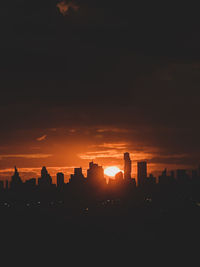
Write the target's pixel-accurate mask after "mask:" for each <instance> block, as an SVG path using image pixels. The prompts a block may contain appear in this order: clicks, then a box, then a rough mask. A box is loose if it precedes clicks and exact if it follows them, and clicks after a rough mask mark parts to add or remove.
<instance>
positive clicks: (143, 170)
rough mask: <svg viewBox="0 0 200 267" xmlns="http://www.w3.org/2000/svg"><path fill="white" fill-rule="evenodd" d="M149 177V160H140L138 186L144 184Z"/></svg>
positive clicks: (138, 164)
mask: <svg viewBox="0 0 200 267" xmlns="http://www.w3.org/2000/svg"><path fill="white" fill-rule="evenodd" d="M146 178H147V162H146V161H140V162H138V163H137V182H138V186H141V185H144V184H145V182H146Z"/></svg>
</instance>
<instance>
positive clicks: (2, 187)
mask: <svg viewBox="0 0 200 267" xmlns="http://www.w3.org/2000/svg"><path fill="white" fill-rule="evenodd" d="M3 189H4V182H3V181H1V180H0V190H3Z"/></svg>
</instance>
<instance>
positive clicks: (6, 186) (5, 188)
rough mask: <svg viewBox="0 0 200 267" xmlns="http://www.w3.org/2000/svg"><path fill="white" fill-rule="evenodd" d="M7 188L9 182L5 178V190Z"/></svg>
mask: <svg viewBox="0 0 200 267" xmlns="http://www.w3.org/2000/svg"><path fill="white" fill-rule="evenodd" d="M8 188H9V182H8V180H6V184H5V190H8Z"/></svg>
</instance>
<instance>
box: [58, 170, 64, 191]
mask: <svg viewBox="0 0 200 267" xmlns="http://www.w3.org/2000/svg"><path fill="white" fill-rule="evenodd" d="M63 186H64V174H63V173H62V172H58V173H57V187H58V188H62V187H63Z"/></svg>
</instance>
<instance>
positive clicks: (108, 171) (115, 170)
mask: <svg viewBox="0 0 200 267" xmlns="http://www.w3.org/2000/svg"><path fill="white" fill-rule="evenodd" d="M120 171H121V170H120V169H119V168H118V167H116V166H111V167H108V168H106V169H105V170H104V173H105V175H107V176H111V177H114V176H115V175H116V174H117V173H118V172H120Z"/></svg>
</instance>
